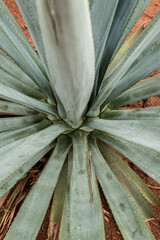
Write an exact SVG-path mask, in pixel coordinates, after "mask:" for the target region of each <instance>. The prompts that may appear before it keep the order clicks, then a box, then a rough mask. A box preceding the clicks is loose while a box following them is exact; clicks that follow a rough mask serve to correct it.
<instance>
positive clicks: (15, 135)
mask: <svg viewBox="0 0 160 240" xmlns="http://www.w3.org/2000/svg"><path fill="white" fill-rule="evenodd" d="M50 125H51V122H50V121H48V120H46V119H45V120H43V121H41V122H39V123H36V124H33V125H30V126H27V127H23V128H20V129H16V130H10V131H7V132H2V133H0V148H1V147H3V146H5V145H7V144H9V143H11V142H14V141H17V140H19V139H21V138H24V137H27V136H29V135H31V134H33V133H34V132H37V131H39V130H42V129H44V128H46V127H48V126H50Z"/></svg>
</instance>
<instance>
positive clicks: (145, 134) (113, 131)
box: [86, 119, 160, 151]
mask: <svg viewBox="0 0 160 240" xmlns="http://www.w3.org/2000/svg"><path fill="white" fill-rule="evenodd" d="M86 126H88V127H91V128H94V129H97V130H100V131H104V132H106V133H108V134H110V135H114V136H115V137H116V138H117V139H119V138H123V139H125V140H128V141H130V142H133V143H135V144H139V145H141V146H142V147H148V148H151V149H153V150H156V151H159V136H160V121H159V120H134V121H132V120H127V121H126V120H120V121H119V120H114V121H112V120H103V119H91V120H88V122H87V123H86ZM124 129H125V131H124ZM151 139H152V141H151Z"/></svg>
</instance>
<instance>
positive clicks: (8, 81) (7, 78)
mask: <svg viewBox="0 0 160 240" xmlns="http://www.w3.org/2000/svg"><path fill="white" fill-rule="evenodd" d="M0 76H1V78H0V83H3V84H5V85H7V86H8V87H10V88H13V89H15V90H17V91H19V92H21V93H23V94H25V95H28V96H30V97H33V98H36V99H42V98H44V96H43V94H42V93H41V92H40V91H37V90H36V89H34V88H33V87H29V86H27V85H26V84H24V83H23V82H21V81H19V80H18V79H17V78H15V77H13V76H12V75H10V74H8V73H6V72H5V71H4V70H2V69H0Z"/></svg>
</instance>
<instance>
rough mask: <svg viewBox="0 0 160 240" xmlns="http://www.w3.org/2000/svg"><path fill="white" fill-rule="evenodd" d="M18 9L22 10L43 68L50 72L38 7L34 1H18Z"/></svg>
mask: <svg viewBox="0 0 160 240" xmlns="http://www.w3.org/2000/svg"><path fill="white" fill-rule="evenodd" d="M16 3H17V5H18V8H19V9H20V11H21V13H22V16H23V19H24V20H25V23H26V25H27V27H28V30H29V32H30V34H31V37H32V39H33V42H34V44H35V46H36V48H37V51H38V53H39V55H40V58H41V61H42V62H43V64H44V65H43V66H44V67H45V70H46V72H48V66H47V60H46V56H45V49H44V44H43V39H42V33H41V29H40V26H39V20H38V12H37V7H36V2H35V1H32V0H28V1H25V0H16Z"/></svg>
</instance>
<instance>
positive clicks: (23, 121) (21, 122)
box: [0, 114, 43, 132]
mask: <svg viewBox="0 0 160 240" xmlns="http://www.w3.org/2000/svg"><path fill="white" fill-rule="evenodd" d="M42 119H43V118H42V117H41V116H40V115H39V114H37V115H33V116H22V117H8V118H0V132H4V131H10V130H14V129H18V128H23V127H26V126H29V125H31V124H34V123H37V122H40V121H41V120H42Z"/></svg>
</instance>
